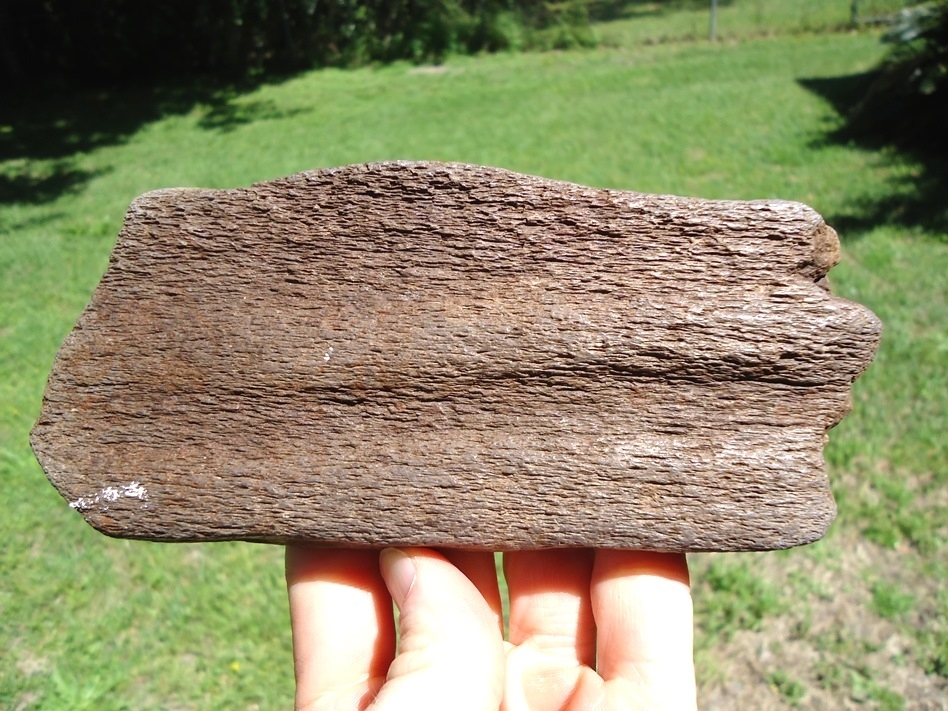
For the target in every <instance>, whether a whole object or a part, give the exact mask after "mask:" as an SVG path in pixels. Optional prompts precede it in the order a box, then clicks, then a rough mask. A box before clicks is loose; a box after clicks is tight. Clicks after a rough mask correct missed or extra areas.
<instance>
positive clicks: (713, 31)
mask: <svg viewBox="0 0 948 711" xmlns="http://www.w3.org/2000/svg"><path fill="white" fill-rule="evenodd" d="M717 38H718V0H711V27H710V29H709V31H708V39H709V40H711V41H712V42H714V41H715V40H716V39H717Z"/></svg>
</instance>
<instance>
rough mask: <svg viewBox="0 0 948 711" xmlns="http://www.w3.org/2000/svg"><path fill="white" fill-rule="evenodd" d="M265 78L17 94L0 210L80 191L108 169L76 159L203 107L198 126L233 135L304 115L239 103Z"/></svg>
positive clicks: (0, 108)
mask: <svg viewBox="0 0 948 711" xmlns="http://www.w3.org/2000/svg"><path fill="white" fill-rule="evenodd" d="M289 78H290V76H289V75H286V76H267V77H266V78H261V79H259V80H256V81H246V82H242V83H240V84H235V83H223V82H216V81H213V80H207V79H199V80H193V81H186V82H179V83H176V84H162V85H155V86H148V87H139V88H117V89H97V90H96V89H90V90H75V91H67V90H54V89H49V88H47V89H45V90H42V91H35V92H32V93H22V94H20V95H18V96H15V97H12V99H11V100H4V101H2V102H0V204H13V203H21V204H33V205H36V204H44V203H48V202H52V201H54V200H56V199H57V198H59V197H62V196H63V195H66V194H69V193H74V192H77V191H80V190H82V189H83V188H84V187H85V186H86V185H87V184H88V182H89V181H90V180H92V179H94V178H95V177H97V176H99V175H101V174H103V173H104V172H107V171H108V170H109V169H108V168H100V169H97V170H88V169H85V168H83V167H81V166H80V165H79V158H80V157H81V156H82V155H84V154H87V153H89V152H91V151H94V150H96V149H99V148H102V147H105V146H113V145H120V144H123V143H125V142H126V141H128V140H129V139H130V138H131V137H132V136H133V135H134V134H135V133H136V132H137V131H138V130H139V129H141V128H142V127H143V126H145V125H146V124H148V123H151V122H153V121H157V120H160V119H162V118H164V117H167V116H171V115H180V114H185V113H188V112H190V111H192V110H193V109H194V108H195V107H197V106H203V107H206V109H205V113H204V116H203V118H202V119H201V120H200V121H199V122H198V126H200V127H201V128H203V129H205V130H215V131H232V130H234V129H235V128H237V127H238V126H241V125H244V124H248V123H251V122H253V121H260V120H268V119H276V118H285V117H287V116H289V115H292V114H296V113H301V112H303V111H305V109H297V110H292V111H285V110H279V109H278V108H277V106H276V105H275V104H274V103H273V102H271V101H243V100H241V97H242V96H243V95H245V94H247V93H248V92H250V91H253V90H255V89H257V88H258V87H259V86H261V85H262V84H264V83H267V84H273V83H279V82H282V81H285V80H286V79H289Z"/></svg>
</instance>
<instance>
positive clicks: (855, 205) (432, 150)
mask: <svg viewBox="0 0 948 711" xmlns="http://www.w3.org/2000/svg"><path fill="white" fill-rule="evenodd" d="M883 52H884V48H883V47H882V46H881V45H880V44H879V41H878V37H877V36H876V35H874V34H858V33H851V34H823V35H806V34H799V35H796V36H787V37H777V38H769V39H753V40H745V41H724V42H720V43H717V44H714V45H711V44H708V43H705V42H683V43H667V44H658V45H652V46H636V47H634V48H621V47H605V48H602V49H598V50H594V51H576V52H551V53H545V54H527V55H495V56H484V57H476V58H457V59H452V60H450V61H448V62H447V63H446V64H445V65H444V66H440V67H412V66H409V65H395V66H390V67H385V68H367V69H360V70H355V71H341V70H326V71H315V72H310V73H306V74H302V75H298V76H295V77H291V78H287V79H285V80H283V81H278V82H272V83H266V84H262V85H259V86H257V87H256V88H254V89H252V90H248V91H244V92H239V91H229V92H221V91H212V90H210V89H206V88H202V87H168V88H165V89H160V90H144V89H143V90H140V91H124V92H117V93H90V94H82V95H79V96H64V97H47V98H46V99H45V100H43V102H36V103H35V104H30V105H28V106H25V107H21V108H20V109H17V110H15V111H10V112H9V113H10V115H11V116H12V118H10V119H9V123H8V124H3V125H0V147H2V148H3V149H4V153H2V154H0V190H2V192H0V198H2V200H0V497H2V498H0V501H2V503H3V506H2V511H3V513H2V515H0V538H2V540H3V544H2V546H0V707H2V708H10V709H32V708H37V709H40V708H41V709H83V708H89V709H216V708H220V709H225V708H226V709H277V708H288V707H290V706H291V703H292V693H293V673H292V660H291V655H290V635H289V625H288V618H287V610H286V601H285V590H284V586H283V579H282V574H283V573H282V550H281V549H279V548H276V547H268V546H260V545H250V544H213V545H161V544H150V543H144V542H131V541H118V540H111V539H108V538H105V537H103V536H101V535H100V534H98V533H96V532H94V531H93V530H92V529H91V528H89V527H88V526H87V525H86V524H85V523H83V521H82V519H81V517H80V516H79V515H78V514H77V513H75V512H74V511H72V510H70V509H69V507H68V506H67V504H66V503H65V502H64V501H63V500H62V499H61V498H60V497H59V495H58V494H57V493H56V492H55V490H54V489H53V488H52V487H51V486H50V485H49V484H48V483H47V482H46V479H45V477H44V475H43V473H42V471H41V470H40V468H39V466H38V465H37V464H36V462H35V460H34V459H33V456H32V454H31V452H30V449H29V444H28V439H27V437H28V432H29V429H30V427H31V426H32V423H33V421H34V419H35V417H36V415H37V413H38V410H39V406H40V401H41V398H42V392H43V387H44V382H45V377H46V374H47V373H48V371H49V369H50V367H51V364H52V360H53V357H54V355H55V352H56V349H57V348H58V346H59V344H60V342H61V341H62V339H63V338H64V337H65V335H66V333H68V331H69V329H70V328H71V326H72V324H73V323H74V321H75V319H76V318H77V317H78V315H79V313H80V312H81V310H82V308H83V307H84V305H85V304H86V302H87V301H88V299H89V296H90V295H91V292H92V290H93V288H94V286H95V284H96V283H97V281H98V279H99V277H100V276H101V274H102V272H103V271H104V269H105V266H106V264H107V260H108V254H109V251H110V249H111V247H112V244H113V242H114V240H115V236H116V234H117V232H118V229H119V227H120V224H121V220H122V216H123V214H124V211H125V208H126V207H127V206H128V203H129V202H130V201H131V200H132V199H133V198H134V197H135V196H136V195H138V194H140V193H142V192H144V191H147V190H151V189H155V188H161V187H169V186H202V187H230V186H244V185H248V184H250V183H252V182H256V181H261V180H266V179H269V178H274V177H278V176H282V175H286V174H290V173H293V172H296V171H300V170H305V169H311V168H320V167H330V166H336V165H343V164H349V163H358V162H364V161H376V160H387V159H424V160H443V161H463V162H470V163H481V164H487V165H493V166H499V167H504V168H510V169H513V170H517V171H521V172H526V173H533V174H538V175H542V176H545V177H550V178H558V179H564V180H571V181H575V182H580V183H584V184H588V185H594V186H601V187H613V188H622V189H632V190H640V191H646V192H661V193H676V194H683V195H693V196H700V197H708V198H739V199H751V198H785V199H790V200H800V201H803V202H806V203H808V204H810V205H812V206H813V207H814V208H816V209H817V210H818V211H820V212H821V213H822V214H824V216H826V218H827V220H828V221H829V222H830V223H831V224H836V225H837V226H838V227H839V229H840V232H841V236H842V239H843V244H844V257H843V261H842V263H841V265H840V266H839V267H837V268H836V269H835V270H834V271H833V272H832V273H831V281H832V283H833V286H834V288H835V290H836V291H837V292H838V293H840V294H842V295H844V296H848V297H850V298H853V299H856V300H859V301H861V302H862V303H865V304H866V305H868V306H869V307H871V308H872V309H873V310H875V312H876V313H877V314H878V315H879V316H880V317H881V318H882V319H883V321H884V323H885V328H886V331H885V337H884V342H883V345H882V348H881V350H880V353H879V357H878V359H877V362H876V363H875V364H874V365H873V367H872V368H871V369H870V371H869V372H868V373H867V375H866V376H865V377H864V378H863V379H861V380H860V381H859V382H858V383H857V385H856V388H855V397H854V406H855V410H854V413H853V414H852V415H851V416H850V418H848V419H847V420H846V421H845V422H844V423H843V424H842V425H840V426H839V427H838V428H837V429H836V430H834V431H833V432H832V433H831V442H830V445H829V448H828V451H827V456H828V460H829V462H830V469H831V477H832V482H833V486H834V490H835V492H836V494H837V498H838V501H839V504H840V512H841V515H840V519H839V521H838V522H837V524H836V526H835V527H834V529H833V531H832V533H831V535H830V536H829V537H828V538H827V540H825V541H823V542H821V543H819V544H816V545H814V546H811V547H808V548H806V549H800V550H795V551H789V552H783V553H770V554H754V555H728V556H724V555H698V556H694V557H693V563H694V570H695V574H694V584H695V585H694V586H695V597H696V604H697V609H698V638H697V643H696V647H697V660H698V664H699V676H700V680H701V694H702V700H703V703H704V704H705V707H706V708H721V709H737V708H757V709H766V708H783V707H789V706H794V705H799V706H801V707H803V708H808V707H809V708H817V707H819V708H855V707H859V708H861V707H865V708H880V709H902V708H905V709H914V708H918V709H928V708H931V709H937V708H944V706H938V705H937V704H938V703H941V701H940V700H941V699H944V698H945V697H946V694H948V690H946V689H948V682H946V676H948V623H946V617H948V559H946V538H948V531H946V521H948V495H946V491H948V489H946V487H948V454H946V445H945V440H946V435H945V433H946V432H948V335H946V334H948V308H946V285H948V276H946V275H948V235H946V234H945V233H944V232H940V231H939V229H940V228H938V227H932V226H931V223H930V222H928V223H925V224H928V227H925V226H922V225H921V224H915V222H913V219H911V218H910V217H906V213H905V211H900V210H899V209H898V207H897V205H896V207H893V208H892V209H891V210H889V211H888V212H885V211H876V210H875V209H874V205H877V204H879V203H880V201H883V200H885V199H889V198H891V197H892V196H895V198H896V200H895V203H898V202H899V200H901V199H908V200H910V199H911V198H912V197H913V194H914V193H913V191H914V190H915V188H914V186H915V185H916V183H917V181H920V180H923V179H925V178H926V176H927V174H926V170H930V167H929V166H926V165H925V164H921V163H916V162H913V161H912V160H910V159H909V158H906V157H903V156H901V155H900V154H898V153H897V152H894V151H888V150H886V151H875V150H870V149H867V148H863V147H860V146H859V145H857V144H854V143H846V142H838V141H834V140H833V139H832V138H831V136H830V134H831V132H832V131H833V130H834V129H835V128H837V127H838V126H839V125H840V123H841V119H840V116H839V114H838V113H837V111H836V109H835V108H834V105H833V100H835V99H838V98H839V97H841V96H843V95H845V94H846V93H847V92H851V91H852V90H853V86H855V85H856V84H858V80H857V79H854V78H853V77H857V75H859V74H861V73H863V72H865V71H867V70H868V69H870V68H871V67H872V66H873V65H875V63H876V62H877V61H878V59H879V58H880V57H881V56H882V54H883ZM7 113H8V111H6V110H5V111H3V112H2V114H0V115H2V116H4V117H5V116H6V115H7ZM886 204H888V203H886ZM916 222H919V221H916ZM920 222H924V220H921V221H920ZM844 227H845V229H844ZM818 704H822V705H820V706H818ZM925 704H930V705H925Z"/></svg>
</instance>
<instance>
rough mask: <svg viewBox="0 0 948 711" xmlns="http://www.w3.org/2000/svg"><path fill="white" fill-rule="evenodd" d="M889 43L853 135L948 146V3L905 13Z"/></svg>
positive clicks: (854, 117)
mask: <svg viewBox="0 0 948 711" xmlns="http://www.w3.org/2000/svg"><path fill="white" fill-rule="evenodd" d="M884 40H885V41H887V42H890V43H892V49H891V50H890V52H889V54H888V56H887V57H886V59H885V60H884V61H883V63H882V65H881V66H880V67H879V71H878V76H877V77H876V79H875V80H874V81H873V82H872V84H871V85H870V86H869V90H868V92H867V93H866V95H865V97H864V98H863V99H862V101H861V102H860V103H859V104H858V105H857V106H856V107H855V109H854V110H853V112H852V114H851V116H850V120H849V129H850V131H852V132H853V133H855V134H859V135H863V136H869V135H872V136H875V137H876V138H878V139H879V140H880V141H883V142H892V143H897V144H912V143H919V142H923V143H925V144H926V145H929V146H932V147H942V148H945V147H948V140H946V138H948V131H946V127H948V0H938V1H937V2H926V3H923V4H920V5H916V6H914V7H909V8H906V9H905V10H903V11H902V12H901V13H900V14H899V16H898V19H897V21H896V23H895V25H893V27H892V28H891V29H890V30H889V31H888V32H887V33H886V34H885V36H884Z"/></svg>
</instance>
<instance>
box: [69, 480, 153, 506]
mask: <svg viewBox="0 0 948 711" xmlns="http://www.w3.org/2000/svg"><path fill="white" fill-rule="evenodd" d="M122 498H125V499H138V500H139V501H147V500H148V491H146V489H145V487H144V486H142V485H141V484H140V483H138V482H137V481H133V482H130V483H128V484H123V485H122V486H118V487H116V486H107V487H105V488H104V489H102V490H101V491H100V492H99V493H98V494H96V495H95V496H80V497H79V498H78V499H76V500H75V501H70V502H69V508H71V509H78V510H80V511H88V510H89V509H91V508H94V507H96V506H98V505H100V504H102V503H103V502H104V503H111V502H113V501H118V500H119V499H122ZM108 509H109V507H108V506H103V507H102V510H103V511H108Z"/></svg>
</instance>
